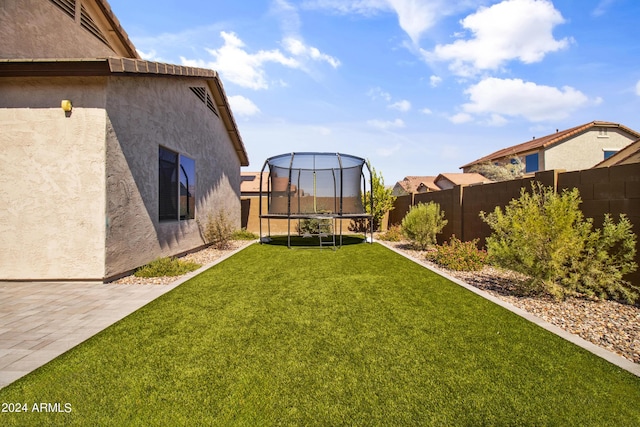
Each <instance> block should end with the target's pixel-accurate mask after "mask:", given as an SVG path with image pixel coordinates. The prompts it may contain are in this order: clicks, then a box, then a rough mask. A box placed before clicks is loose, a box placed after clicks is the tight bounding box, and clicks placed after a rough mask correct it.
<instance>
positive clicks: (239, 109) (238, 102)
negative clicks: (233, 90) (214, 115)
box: [229, 95, 260, 116]
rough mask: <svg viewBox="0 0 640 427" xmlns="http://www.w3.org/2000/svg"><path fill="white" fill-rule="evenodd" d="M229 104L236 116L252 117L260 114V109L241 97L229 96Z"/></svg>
mask: <svg viewBox="0 0 640 427" xmlns="http://www.w3.org/2000/svg"><path fill="white" fill-rule="evenodd" d="M229 104H230V105H231V111H233V114H234V115H237V116H253V115H255V114H258V113H259V112H260V109H259V108H258V106H257V105H256V104H254V103H253V101H251V100H250V99H248V98H245V97H244V96H242V95H234V96H230V97H229Z"/></svg>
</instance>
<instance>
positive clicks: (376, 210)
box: [349, 161, 396, 232]
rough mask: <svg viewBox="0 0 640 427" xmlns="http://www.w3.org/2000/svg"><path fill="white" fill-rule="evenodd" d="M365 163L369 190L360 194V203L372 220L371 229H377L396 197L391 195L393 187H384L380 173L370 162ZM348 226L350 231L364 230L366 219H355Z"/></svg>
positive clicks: (391, 207)
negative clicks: (368, 174) (367, 168)
mask: <svg viewBox="0 0 640 427" xmlns="http://www.w3.org/2000/svg"><path fill="white" fill-rule="evenodd" d="M367 165H368V166H369V169H370V170H371V190H372V191H367V192H365V193H364V194H363V195H362V204H363V205H364V209H365V212H366V213H368V214H370V215H371V217H372V221H373V229H374V230H379V229H380V225H381V224H382V219H383V218H384V216H385V215H386V213H387V212H389V211H391V210H393V208H394V206H393V204H394V202H395V201H396V197H395V196H394V195H392V193H393V189H392V188H386V187H385V186H384V178H383V177H382V174H378V172H377V171H376V170H375V168H373V167H372V166H371V162H369V161H367ZM372 194H373V210H371V197H372ZM349 228H350V229H351V230H352V231H358V232H364V231H367V225H366V221H362V220H357V221H353V222H352V223H351V225H350V226H349Z"/></svg>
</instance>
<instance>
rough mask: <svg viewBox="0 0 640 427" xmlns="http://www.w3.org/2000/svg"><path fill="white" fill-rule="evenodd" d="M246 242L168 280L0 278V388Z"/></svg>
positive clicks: (220, 259) (160, 294)
mask: <svg viewBox="0 0 640 427" xmlns="http://www.w3.org/2000/svg"><path fill="white" fill-rule="evenodd" d="M246 246H247V245H246V244H245V245H242V246H241V247H240V248H238V249H236V250H233V251H230V252H229V253H228V254H226V255H224V256H222V257H220V258H218V259H217V260H215V261H214V262H212V263H209V264H207V265H204V266H202V267H201V268H200V269H198V270H196V271H194V272H191V273H189V274H186V275H184V276H180V278H178V279H176V281H174V282H172V283H171V284H169V285H140V284H136V285H123V284H114V283H96V282H93V283H91V282H89V283H88V282H64V283H61V282H1V281H0V388H3V387H5V386H7V385H9V384H11V383H12V382H14V381H15V380H17V379H19V378H20V377H23V376H24V375H26V374H28V373H29V372H31V371H34V370H36V369H37V368H39V367H41V366H42V365H44V364H46V363H47V362H50V361H51V360H53V359H55V358H56V357H58V356H60V355H61V354H63V353H64V352H66V351H67V350H70V349H71V348H73V347H75V346H76V345H78V344H80V343H81V342H83V341H85V340H87V339H89V338H90V337H92V336H93V335H95V334H97V333H98V332H100V331H102V330H103V329H105V328H107V327H108V326H110V325H112V324H114V323H116V322H117V321H118V320H120V319H123V318H125V317H126V316H128V315H129V314H131V313H133V312H134V311H136V310H138V309H139V308H141V307H143V306H145V305H146V304H148V303H149V302H151V301H153V300H154V299H156V298H158V297H160V296H162V295H164V294H165V293H167V292H169V291H171V290H172V289H175V288H176V287H177V286H179V285H181V284H182V283H184V282H186V281H187V280H189V279H190V278H192V277H193V276H195V275H197V274H200V273H201V272H203V271H204V270H206V269H208V268H210V267H212V266H214V265H215V264H217V263H219V262H222V261H224V260H225V259H227V258H228V257H230V256H232V255H234V254H235V253H237V252H239V251H241V250H242V249H244V248H245V247H246Z"/></svg>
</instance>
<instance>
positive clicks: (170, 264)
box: [134, 257, 201, 277]
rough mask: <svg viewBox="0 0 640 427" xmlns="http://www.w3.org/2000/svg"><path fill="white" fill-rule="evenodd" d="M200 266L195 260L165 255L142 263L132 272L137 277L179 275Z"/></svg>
mask: <svg viewBox="0 0 640 427" xmlns="http://www.w3.org/2000/svg"><path fill="white" fill-rule="evenodd" d="M200 267H201V266H200V264H197V263H195V262H191V261H185V260H181V259H178V258H172V257H165V258H158V259H155V260H153V261H151V262H150V263H149V264H146V265H143V266H142V267H140V268H139V269H137V270H136V272H135V273H134V275H135V276H137V277H160V276H181V275H183V274H187V273H189V272H191V271H195V270H197V269H199V268H200Z"/></svg>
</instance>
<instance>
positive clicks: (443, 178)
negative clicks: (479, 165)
mask: <svg viewBox="0 0 640 427" xmlns="http://www.w3.org/2000/svg"><path fill="white" fill-rule="evenodd" d="M489 182H493V181H491V180H490V179H487V178H485V177H484V176H482V175H480V174H479V173H441V174H440V175H438V176H437V177H436V179H435V180H434V183H435V185H437V186H438V188H439V189H441V190H448V189H450V188H453V187H455V186H456V185H475V184H486V183H489Z"/></svg>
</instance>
